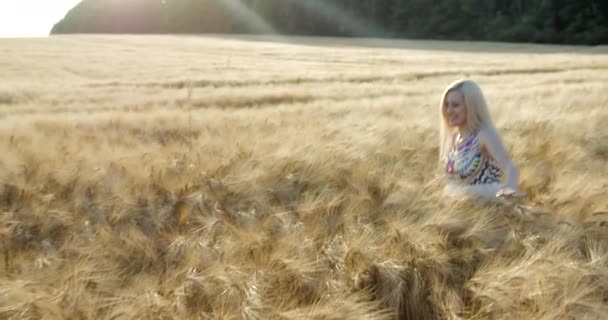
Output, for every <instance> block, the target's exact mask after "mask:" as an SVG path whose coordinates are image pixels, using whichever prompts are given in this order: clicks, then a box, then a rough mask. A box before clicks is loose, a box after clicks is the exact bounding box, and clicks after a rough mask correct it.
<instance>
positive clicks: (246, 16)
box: [219, 0, 279, 35]
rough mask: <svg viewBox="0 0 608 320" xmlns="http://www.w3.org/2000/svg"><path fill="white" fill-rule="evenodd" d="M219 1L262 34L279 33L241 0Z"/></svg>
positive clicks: (253, 29) (252, 28) (251, 28)
mask: <svg viewBox="0 0 608 320" xmlns="http://www.w3.org/2000/svg"><path fill="white" fill-rule="evenodd" d="M219 3H220V4H221V5H223V6H224V7H226V8H227V9H228V10H230V11H231V12H232V13H234V14H236V16H237V18H238V19H239V20H241V21H243V22H245V23H246V24H247V26H248V27H249V29H250V30H252V31H254V32H255V33H260V34H271V35H275V34H279V32H277V30H276V29H275V28H273V27H272V26H271V25H270V24H269V23H268V22H266V21H265V20H264V19H263V18H262V17H260V16H259V15H258V14H257V13H255V12H254V11H252V10H251V9H249V8H247V6H246V5H244V4H243V3H241V1H240V0H219Z"/></svg>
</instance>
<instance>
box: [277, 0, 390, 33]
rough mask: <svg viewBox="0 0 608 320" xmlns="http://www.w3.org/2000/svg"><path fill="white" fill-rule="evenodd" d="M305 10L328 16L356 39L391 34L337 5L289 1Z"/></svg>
mask: <svg viewBox="0 0 608 320" xmlns="http://www.w3.org/2000/svg"><path fill="white" fill-rule="evenodd" d="M287 1H290V2H292V3H294V4H296V5H298V6H301V7H302V8H303V9H306V10H311V11H314V12H316V13H318V14H323V15H328V16H330V17H331V18H332V19H335V21H336V22H337V23H338V24H339V25H341V26H343V27H345V28H346V29H347V30H348V31H349V32H350V33H351V35H352V36H355V37H378V36H386V35H388V34H389V32H388V31H386V30H384V29H383V28H381V27H380V26H378V25H377V24H375V23H374V22H372V21H366V20H365V19H362V18H361V17H358V16H357V15H356V14H354V13H352V12H349V11H348V10H345V9H344V8H340V7H338V6H337V5H335V4H332V3H331V2H327V1H325V2H324V1H321V0H306V1H301V0H287Z"/></svg>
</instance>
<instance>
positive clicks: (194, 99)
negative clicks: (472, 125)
mask: <svg viewBox="0 0 608 320" xmlns="http://www.w3.org/2000/svg"><path fill="white" fill-rule="evenodd" d="M0 52H1V54H0V73H1V77H2V80H1V81H0V154H2V156H1V157H0V179H1V181H0V252H1V256H2V257H3V260H2V261H1V262H2V263H0V318H2V319H606V318H607V317H608V191H607V190H608V161H607V159H608V127H607V125H606V124H608V108H607V107H608V48H606V47H576V46H540V45H522V44H498V43H468V42H434V41H408V40H377V39H334V38H305V37H290V38H285V37H283V38H278V37H261V36H258V37H255V36H231V37H219V36H205V37H202V36H104V35H98V36H84V35H72V36H54V37H50V38H41V39H2V40H0ZM459 78H470V79H473V80H475V81H477V82H478V83H479V84H480V85H481V87H482V89H483V90H484V93H485V95H486V98H487V100H488V103H489V106H490V108H491V112H492V116H493V118H494V121H495V123H496V126H497V128H498V130H499V132H500V133H501V135H502V138H503V140H504V142H505V145H506V147H507V149H508V150H509V152H510V154H511V156H512V158H513V160H514V162H515V163H516V164H517V165H518V167H519V169H520V172H521V174H520V180H521V188H522V189H523V190H524V191H526V192H527V193H528V198H527V199H526V200H525V202H524V203H522V204H517V205H513V206H504V205H499V204H480V203H476V202H472V201H469V200H460V199H450V198H446V197H444V196H443V195H442V188H443V181H441V180H438V181H437V180H433V179H434V178H435V177H436V176H437V174H439V173H440V170H439V168H438V154H437V153H438V142H439V137H438V124H439V110H438V103H439V99H440V96H441V93H442V91H443V89H444V88H445V86H447V84H449V83H450V82H452V81H453V80H456V79H459ZM434 181H435V182H434Z"/></svg>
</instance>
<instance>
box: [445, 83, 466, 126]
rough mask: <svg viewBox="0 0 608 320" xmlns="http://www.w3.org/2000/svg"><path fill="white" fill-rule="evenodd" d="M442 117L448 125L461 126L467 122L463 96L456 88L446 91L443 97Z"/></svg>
mask: <svg viewBox="0 0 608 320" xmlns="http://www.w3.org/2000/svg"><path fill="white" fill-rule="evenodd" d="M443 107H444V117H446V120H447V121H448V124H449V126H450V127H462V126H465V125H466V124H467V108H466V106H465V104H464V96H463V95H462V93H460V92H459V91H458V90H452V91H450V92H448V94H447V96H446V97H445V105H444V106H443Z"/></svg>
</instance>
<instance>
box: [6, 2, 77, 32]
mask: <svg viewBox="0 0 608 320" xmlns="http://www.w3.org/2000/svg"><path fill="white" fill-rule="evenodd" d="M79 2H80V0H0V38H5V37H46V36H48V35H49V32H50V31H51V28H52V27H53V25H54V24H55V23H57V22H58V21H59V20H61V18H63V17H64V16H65V14H66V13H67V12H68V11H69V10H70V9H72V8H73V7H74V6H75V5H76V4H78V3H79Z"/></svg>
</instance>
